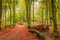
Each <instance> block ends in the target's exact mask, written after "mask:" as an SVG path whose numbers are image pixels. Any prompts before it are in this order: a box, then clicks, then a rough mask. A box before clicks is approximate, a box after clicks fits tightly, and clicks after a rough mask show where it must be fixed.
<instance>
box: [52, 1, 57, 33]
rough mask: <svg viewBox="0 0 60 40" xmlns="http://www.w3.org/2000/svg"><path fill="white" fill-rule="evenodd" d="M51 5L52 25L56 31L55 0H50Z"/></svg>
mask: <svg viewBox="0 0 60 40" xmlns="http://www.w3.org/2000/svg"><path fill="white" fill-rule="evenodd" d="M51 6H52V21H53V26H54V32H55V33H57V16H56V11H57V10H56V5H55V0H51Z"/></svg>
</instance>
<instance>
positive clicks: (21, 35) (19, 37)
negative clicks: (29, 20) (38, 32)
mask: <svg viewBox="0 0 60 40" xmlns="http://www.w3.org/2000/svg"><path fill="white" fill-rule="evenodd" d="M1 34H2V35H1ZM1 34H0V35H1V36H0V40H39V39H38V38H37V37H36V36H34V35H33V34H32V33H31V32H29V29H28V28H26V27H24V26H22V25H18V26H15V27H14V28H12V29H10V30H8V31H7V30H4V32H2V33H1Z"/></svg>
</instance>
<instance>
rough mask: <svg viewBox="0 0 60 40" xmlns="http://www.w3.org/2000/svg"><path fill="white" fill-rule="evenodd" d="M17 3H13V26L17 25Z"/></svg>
mask: <svg viewBox="0 0 60 40" xmlns="http://www.w3.org/2000/svg"><path fill="white" fill-rule="evenodd" d="M15 22H16V20H15V1H13V26H14V25H15Z"/></svg>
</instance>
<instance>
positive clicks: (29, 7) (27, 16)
mask: <svg viewBox="0 0 60 40" xmlns="http://www.w3.org/2000/svg"><path fill="white" fill-rule="evenodd" d="M25 2H26V18H27V22H28V27H29V28H30V26H31V3H29V0H25Z"/></svg>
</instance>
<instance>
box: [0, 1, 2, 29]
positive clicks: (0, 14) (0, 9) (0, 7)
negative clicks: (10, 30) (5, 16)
mask: <svg viewBox="0 0 60 40" xmlns="http://www.w3.org/2000/svg"><path fill="white" fill-rule="evenodd" d="M1 18H2V0H0V30H1Z"/></svg>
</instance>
